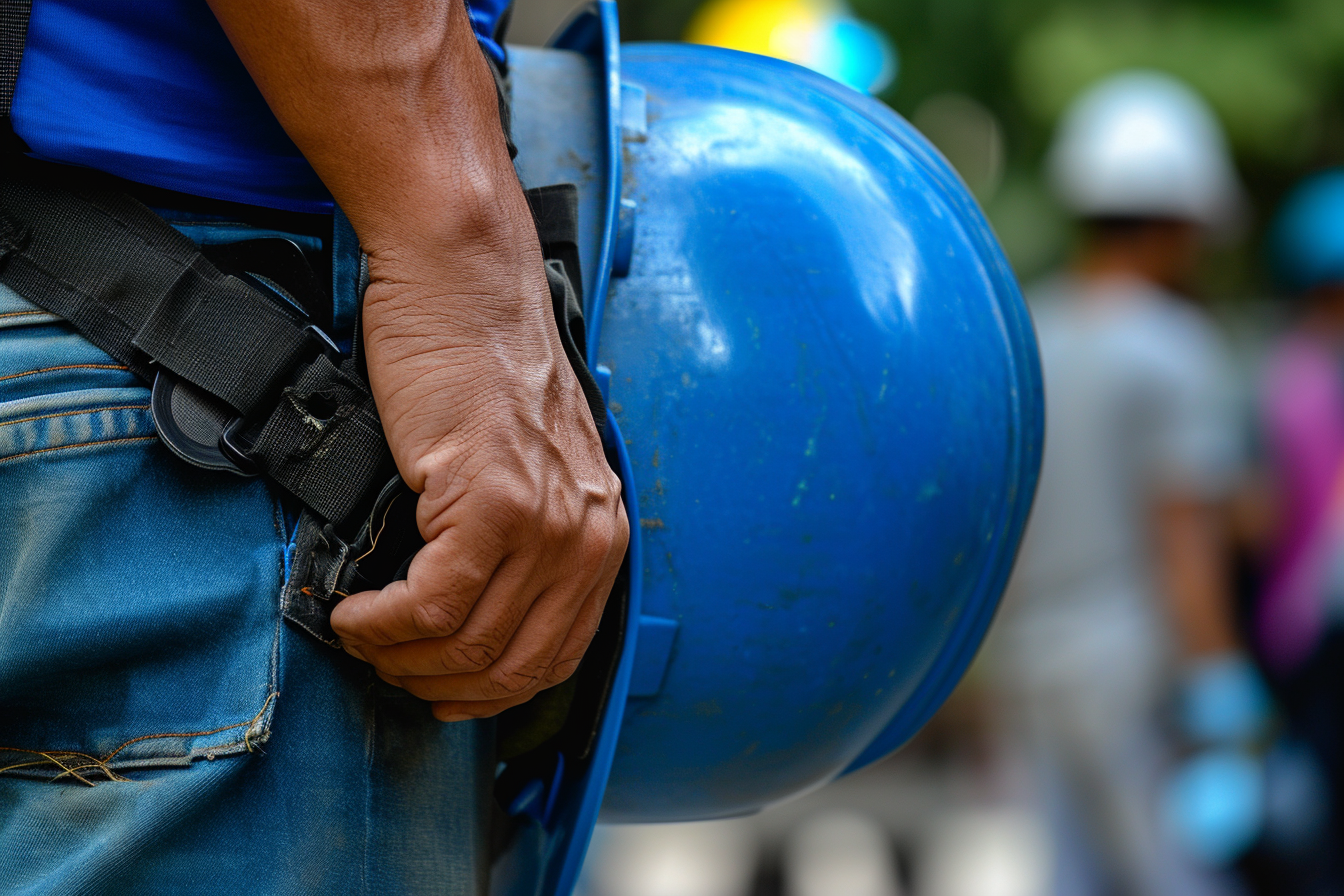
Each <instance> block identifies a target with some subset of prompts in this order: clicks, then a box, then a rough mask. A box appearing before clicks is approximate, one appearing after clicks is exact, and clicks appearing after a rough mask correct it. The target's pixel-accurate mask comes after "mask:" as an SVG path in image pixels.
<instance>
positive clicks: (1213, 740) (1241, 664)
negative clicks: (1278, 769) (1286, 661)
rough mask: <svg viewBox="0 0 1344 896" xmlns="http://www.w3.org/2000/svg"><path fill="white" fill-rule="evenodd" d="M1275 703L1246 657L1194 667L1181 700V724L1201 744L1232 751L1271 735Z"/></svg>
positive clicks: (1207, 661) (1214, 659)
mask: <svg viewBox="0 0 1344 896" xmlns="http://www.w3.org/2000/svg"><path fill="white" fill-rule="evenodd" d="M1272 710H1273V704H1272V702H1271V699H1270V696H1269V688H1268V687H1266V685H1265V683H1264V680H1263V679H1262V678H1261V676H1260V672H1259V670H1258V669H1256V667H1255V664H1254V663H1252V662H1251V661H1250V659H1249V658H1248V657H1246V656H1245V655H1243V654H1239V653H1234V654H1225V655H1221V656H1217V657H1212V658H1209V659H1205V660H1202V661H1200V662H1197V663H1195V664H1192V665H1191V666H1190V667H1189V668H1188V669H1187V670H1186V673H1185V681H1184V685H1183V687H1182V689H1181V695H1180V723H1181V727H1182V730H1183V732H1184V734H1185V735H1186V737H1188V738H1190V739H1191V740H1192V741H1193V742H1195V743H1197V744H1213V745H1224V746H1231V745H1236V744H1245V743H1247V742H1249V741H1253V740H1255V739H1256V738H1258V737H1260V736H1261V735H1263V734H1264V733H1265V730H1266V729H1267V727H1268V725H1269V721H1270V714H1271V712H1272Z"/></svg>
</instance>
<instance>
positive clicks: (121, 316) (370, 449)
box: [0, 166, 393, 526]
mask: <svg viewBox="0 0 1344 896" xmlns="http://www.w3.org/2000/svg"><path fill="white" fill-rule="evenodd" d="M16 167H17V166H16ZM24 168H25V170H24V171H23V172H22V173H16V174H13V175H11V176H9V177H7V178H5V179H4V180H3V181H0V283H4V284H5V285H7V286H9V287H10V288H11V289H13V290H14V291H15V292H17V293H19V294H20V295H22V296H24V297H25V298H28V299H29V300H30V301H32V302H34V303H36V304H38V305H40V306H42V307H43V308H45V309H46V310H48V311H51V312H53V313H55V314H58V315H60V316H61V317H63V318H65V319H66V320H67V321H69V322H70V323H71V324H72V325H73V326H74V327H75V329H76V330H78V331H79V333H80V334H81V335H82V336H84V337H85V338H86V339H88V340H89V341H90V342H92V343H93V344H94V345H97V346H98V347H99V348H101V349H102V350H103V351H105V352H107V353H108V354H109V355H111V356H112V357H113V358H115V359H116V360H118V361H120V362H121V363H123V364H125V365H126V366H127V367H129V368H130V369H131V370H132V371H133V372H134V373H136V374H137V375H139V376H141V377H142V378H144V379H146V380H153V379H154V378H155V376H156V374H157V373H158V372H159V371H160V370H166V371H169V372H171V373H172V374H174V375H176V376H178V377H180V378H181V379H182V380H185V381H186V382H189V383H191V384H192V385H194V386H196V387H198V388H199V389H201V390H203V391H204V392H206V393H208V394H209V395H211V396H213V397H214V398H215V399H218V400H219V401H221V402H223V403H224V404H225V405H227V406H228V408H229V409H231V410H232V411H233V412H234V413H235V414H236V416H237V418H238V419H237V421H236V423H237V424H239V425H236V426H234V427H232V428H231V430H230V431H234V430H236V431H237V432H238V434H240V435H241V434H243V433H244V432H246V433H248V434H253V433H255V438H253V439H247V440H244V441H243V443H242V444H241V447H239V448H238V451H239V453H241V454H242V455H244V456H245V457H246V459H247V461H250V462H251V463H252V464H254V465H255V466H256V468H257V469H258V471H259V472H261V473H264V474H265V475H267V476H268V477H270V478H271V479H273V480H274V481H275V482H276V483H278V484H279V485H280V486H282V487H283V488H285V489H286V490H288V491H289V492H291V493H292V494H294V495H295V497H297V498H298V499H299V500H301V501H302V502H303V503H304V504H305V505H307V506H308V507H310V508H312V509H313V510H314V511H315V512H316V513H318V514H320V515H321V516H322V517H323V518H324V519H326V520H328V521H330V522H332V523H335V524H336V525H338V526H340V525H341V524H342V523H344V522H346V520H347V518H349V517H350V516H351V515H352V514H353V513H354V512H355V511H356V510H357V509H359V508H361V507H363V506H365V505H366V504H367V503H368V502H369V501H371V500H372V498H373V493H374V492H375V491H376V489H377V487H379V486H381V485H382V483H383V482H385V481H386V479H387V478H388V476H390V475H391V471H392V469H393V467H392V463H391V454H390V452H389V450H388V448H387V445H386V442H385V441H384V439H383V435H382V427H381V425H380V424H379V420H378V412H377V409H376V407H375V406H374V402H373V396H372V394H371V393H370V391H369V388H368V386H367V384H366V383H365V382H364V380H363V379H362V378H361V377H360V375H359V374H358V372H357V371H356V370H355V368H354V365H353V364H352V363H351V362H349V361H346V362H341V361H340V360H339V358H338V357H337V356H336V353H335V351H334V349H332V348H331V347H330V344H329V343H328V342H326V341H325V339H324V337H323V336H322V335H321V333H320V331H318V330H317V329H316V328H314V327H312V326H310V325H308V324H307V323H306V322H304V321H302V320H300V319H298V318H297V317H296V316H295V314H293V313H290V312H287V311H286V310H285V309H283V308H282V307H280V305H279V304H277V303H276V302H274V301H272V300H271V299H269V298H267V297H266V296H265V295H264V294H263V293H262V292H261V291H260V290H258V289H255V288H253V287H252V286H250V285H249V284H248V283H246V282H244V281H243V280H242V279H240V278H239V277H237V276H234V275H232V274H226V273H224V272H222V271H220V270H219V268H217V267H216V266H215V265H214V264H212V263H211V262H210V261H209V259H207V258H206V257H205V256H204V255H202V254H201V252H200V250H198V249H197V247H196V245H195V244H194V243H193V242H192V241H191V240H189V239H188V238H187V237H185V236H183V235H182V234H180V233H178V232H177V231H176V230H174V229H173V228H172V227H170V226H169V225H168V224H167V223H166V222H165V221H163V219H161V218H160V217H159V216H157V215H155V214H154V213H153V212H152V211H150V210H149V209H148V208H146V207H145V206H143V205H141V204H140V203H139V202H137V201H136V200H135V199H133V198H131V197H129V196H127V195H125V194H123V193H120V192H117V191H115V190H110V189H105V188H98V187H92V188H84V187H82V186H81V187H78V188H76V189H73V190H72V189H68V188H66V187H64V186H62V187H56V186H53V185H51V184H49V183H44V182H42V180H41V179H40V178H38V177H34V176H32V174H31V170H32V169H31V168H30V167H29V166H24ZM242 424H246V426H244V425H242Z"/></svg>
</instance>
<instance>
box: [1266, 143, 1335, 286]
mask: <svg viewBox="0 0 1344 896" xmlns="http://www.w3.org/2000/svg"><path fill="white" fill-rule="evenodd" d="M1269 250H1270V262H1271V264H1272V266H1273V268H1274V273H1275V275H1276V276H1277V278H1278V279H1279V281H1280V283H1281V284H1282V285H1283V286H1284V288H1285V289H1288V290H1289V291H1291V292H1296V293H1302V292H1307V291H1309V290H1312V289H1314V288H1316V287H1318V286H1322V285H1325V284H1327V283H1344V168H1332V169H1330V170H1328V171H1322V172H1319V173H1317V174H1314V175H1312V176H1311V177H1308V178H1307V179H1306V180H1304V181H1302V182H1301V183H1300V184H1298V185H1297V187H1296V188H1294V189H1293V191H1292V192H1291V193H1290V194H1289V196H1288V198H1287V200H1285V201H1284V203H1283V207H1282V208H1281V209H1280V210H1279V213H1278V215H1277V217H1276V218H1275V221H1274V224H1273V226H1272V227H1271V229H1270V235H1269Z"/></svg>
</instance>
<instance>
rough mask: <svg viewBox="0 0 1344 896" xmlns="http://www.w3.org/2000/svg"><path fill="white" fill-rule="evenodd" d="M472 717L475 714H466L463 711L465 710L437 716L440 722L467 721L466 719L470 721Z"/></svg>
mask: <svg viewBox="0 0 1344 896" xmlns="http://www.w3.org/2000/svg"><path fill="white" fill-rule="evenodd" d="M473 718H475V716H470V715H468V714H467V713H465V712H455V713H452V714H451V715H446V716H440V717H439V721H441V722H467V721H470V720H471V719H473Z"/></svg>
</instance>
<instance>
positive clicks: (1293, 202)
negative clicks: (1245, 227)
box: [1253, 168, 1344, 893]
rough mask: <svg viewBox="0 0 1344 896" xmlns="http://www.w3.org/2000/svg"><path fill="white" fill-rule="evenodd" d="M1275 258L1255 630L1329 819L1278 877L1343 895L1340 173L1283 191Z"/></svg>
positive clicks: (1305, 837)
mask: <svg viewBox="0 0 1344 896" xmlns="http://www.w3.org/2000/svg"><path fill="white" fill-rule="evenodd" d="M1270 256H1271V261H1272V263H1273V267H1274V269H1275V273H1276V274H1277V278H1278V280H1279V282H1280V283H1281V285H1282V286H1283V288H1284V290H1285V292H1286V293H1288V294H1289V295H1290V296H1292V297H1293V298H1294V300H1295V302H1294V305H1295V307H1294V309H1293V312H1294V314H1293V321H1292V324H1291V325H1290V328H1289V330H1288V332H1287V333H1286V334H1285V335H1284V336H1283V337H1282V338H1281V339H1280V340H1279V341H1278V342H1277V344H1276V345H1275V346H1274V347H1273V349H1272V351H1271V352H1270V355H1269V358H1268V361H1267V363H1266V366H1265V370H1264V380H1263V384H1262V386H1263V387H1262V389H1261V396H1260V397H1261V425H1262V431H1263V437H1264V443H1265V448H1266V455H1267V457H1266V459H1267V462H1268V466H1269V473H1270V481H1271V483H1272V485H1273V491H1274V501H1273V505H1274V514H1273V516H1274V518H1275V520H1276V526H1275V533H1274V537H1273V539H1272V542H1271V544H1270V546H1269V550H1268V553H1267V557H1266V564H1265V580H1264V588H1263V590H1262V593H1261V595H1260V599H1259V601H1258V603H1257V606H1256V609H1255V615H1254V620H1253V622H1254V627H1255V640H1256V642H1257V643H1256V646H1257V647H1258V648H1259V650H1260V652H1261V654H1262V656H1263V657H1264V660H1265V663H1266V665H1267V667H1268V668H1269V670H1270V673H1271V676H1272V679H1273V680H1274V682H1275V683H1276V684H1277V685H1279V693H1280V694H1281V699H1282V702H1283V705H1284V708H1285V711H1286V715H1287V722H1288V725H1287V727H1288V734H1289V737H1291V738H1293V739H1295V740H1296V741H1297V742H1299V743H1303V744H1305V745H1306V747H1307V749H1308V750H1309V751H1310V753H1312V754H1314V759H1315V760H1316V762H1317V763H1318V764H1319V767H1320V768H1321V769H1323V771H1324V774H1325V778H1326V780H1327V781H1328V790H1329V800H1328V803H1329V808H1328V809H1327V813H1328V814H1329V815H1330V816H1332V817H1329V818H1328V819H1323V821H1324V822H1325V823H1324V824H1322V825H1320V828H1322V830H1318V831H1315V832H1313V831H1311V830H1310V829H1309V827H1304V828H1303V829H1302V830H1301V831H1300V834H1301V836H1299V837H1297V838H1294V839H1295V840H1296V842H1294V843H1281V844H1278V845H1279V847H1280V848H1279V850H1278V851H1279V852H1280V853H1281V854H1283V857H1284V858H1285V859H1287V861H1285V862H1284V874H1288V875H1289V876H1291V877H1293V878H1296V881H1295V883H1296V885H1295V886H1294V887H1293V891H1295V892H1309V893H1339V892H1344V886H1342V885H1344V879H1342V878H1341V874H1340V870H1341V868H1340V865H1341V859H1340V856H1339V855H1338V853H1339V852H1340V851H1341V850H1340V848H1341V846H1344V837H1341V819H1340V818H1339V807H1340V806H1344V659H1342V657H1344V654H1342V653H1341V648H1342V647H1344V169H1340V168H1336V169H1333V170H1329V171H1324V172H1321V173H1318V174H1316V175H1314V176H1312V177H1310V178H1308V179H1307V180H1305V181H1304V182H1303V183H1301V184H1300V185H1299V186H1298V187H1297V188H1296V189H1295V190H1294V191H1293V192H1292V193H1291V194H1290V196H1289V197H1288V199H1287V201H1286V202H1285V203H1284V206H1283V208H1282V210H1281V211H1280V213H1279V215H1278V218H1277V220H1276V222H1275V224H1274V227H1273V228H1272V230H1271V236H1270ZM1298 814H1299V815H1300V814H1301V813H1298ZM1299 821H1300V819H1299ZM1327 826H1328V827H1327ZM1299 827H1301V825H1299ZM1312 834H1315V836H1312ZM1280 839H1283V838H1280ZM1280 892H1283V891H1282V890H1281V891H1280Z"/></svg>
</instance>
